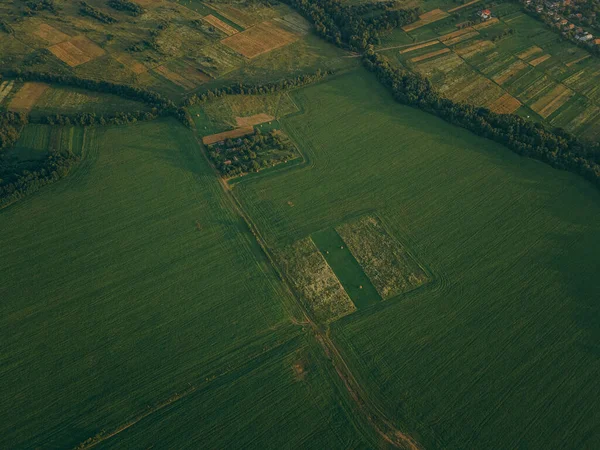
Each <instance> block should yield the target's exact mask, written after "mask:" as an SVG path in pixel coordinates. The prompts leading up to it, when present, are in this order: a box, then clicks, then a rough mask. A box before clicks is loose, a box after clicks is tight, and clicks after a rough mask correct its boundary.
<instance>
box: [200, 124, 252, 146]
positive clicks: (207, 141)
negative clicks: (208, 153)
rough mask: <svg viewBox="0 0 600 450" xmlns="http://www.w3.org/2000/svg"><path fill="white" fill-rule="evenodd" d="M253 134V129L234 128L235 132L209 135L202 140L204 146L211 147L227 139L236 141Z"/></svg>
mask: <svg viewBox="0 0 600 450" xmlns="http://www.w3.org/2000/svg"><path fill="white" fill-rule="evenodd" d="M253 133H254V127H243V128H236V129H235V130H230V131H224V132H223V133H216V134H211V135H209V136H204V137H203V138H202V143H203V144H204V145H212V144H216V143H218V142H224V141H226V140H228V139H236V138H240V137H242V136H247V135H249V134H253Z"/></svg>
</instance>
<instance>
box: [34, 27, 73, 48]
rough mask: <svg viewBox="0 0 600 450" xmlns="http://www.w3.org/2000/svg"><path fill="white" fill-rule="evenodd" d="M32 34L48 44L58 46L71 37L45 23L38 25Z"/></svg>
mask: <svg viewBox="0 0 600 450" xmlns="http://www.w3.org/2000/svg"><path fill="white" fill-rule="evenodd" d="M33 34H35V35H36V36H37V37H40V38H42V39H43V40H45V41H46V42H48V43H49V44H58V43H59V42H63V41H67V40H68V39H69V38H70V37H71V36H69V35H68V34H65V33H63V32H62V31H58V30H57V29H56V28H54V27H51V26H50V25H48V24H46V23H42V24H40V26H39V27H38V29H37V30H35V31H34V32H33Z"/></svg>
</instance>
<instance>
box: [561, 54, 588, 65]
mask: <svg viewBox="0 0 600 450" xmlns="http://www.w3.org/2000/svg"><path fill="white" fill-rule="evenodd" d="M590 56H592V55H589V54H588V55H585V56H582V57H581V58H577V59H576V60H574V61H571V62H568V63H567V64H565V65H566V66H567V67H571V66H572V65H574V64H577V63H578V62H581V61H583V60H584V59H588V58H589V57H590Z"/></svg>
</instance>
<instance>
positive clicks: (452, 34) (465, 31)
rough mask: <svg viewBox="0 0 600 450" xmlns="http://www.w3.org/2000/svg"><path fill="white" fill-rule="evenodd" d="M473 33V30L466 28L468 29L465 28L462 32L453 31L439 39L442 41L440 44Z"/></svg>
mask: <svg viewBox="0 0 600 450" xmlns="http://www.w3.org/2000/svg"><path fill="white" fill-rule="evenodd" d="M471 32H473V28H471V27H466V28H463V29H462V30H458V31H453V32H452V33H448V34H443V35H441V36H440V37H439V38H438V39H439V40H440V42H446V41H448V40H450V39H454V38H456V37H458V36H462V35H463V34H467V33H471Z"/></svg>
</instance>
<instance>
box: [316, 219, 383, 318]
mask: <svg viewBox="0 0 600 450" xmlns="http://www.w3.org/2000/svg"><path fill="white" fill-rule="evenodd" d="M311 237H312V240H313V241H314V242H315V245H316V246H317V247H318V248H319V251H320V252H321V254H322V255H323V257H324V258H325V259H326V260H327V263H328V264H329V266H330V267H331V268H332V269H333V271H334V272H335V274H336V276H337V277H338V279H339V280H340V283H342V286H344V289H345V290H346V292H347V293H348V295H349V296H350V298H351V299H352V302H353V303H354V305H356V307H357V308H363V307H366V306H370V305H373V304H376V303H377V302H378V301H380V300H381V297H380V296H379V294H378V293H377V290H376V289H375V287H374V286H373V284H372V283H371V280H369V278H368V277H367V276H366V275H365V273H364V272H363V269H362V268H361V266H360V264H359V263H358V262H357V261H356V259H355V258H354V256H352V253H350V250H349V249H348V246H347V245H346V243H345V242H344V241H343V240H342V238H341V237H340V235H339V234H338V233H337V232H336V231H335V230H334V229H332V228H329V229H327V230H323V231H318V232H316V233H313V234H312V235H311Z"/></svg>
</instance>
